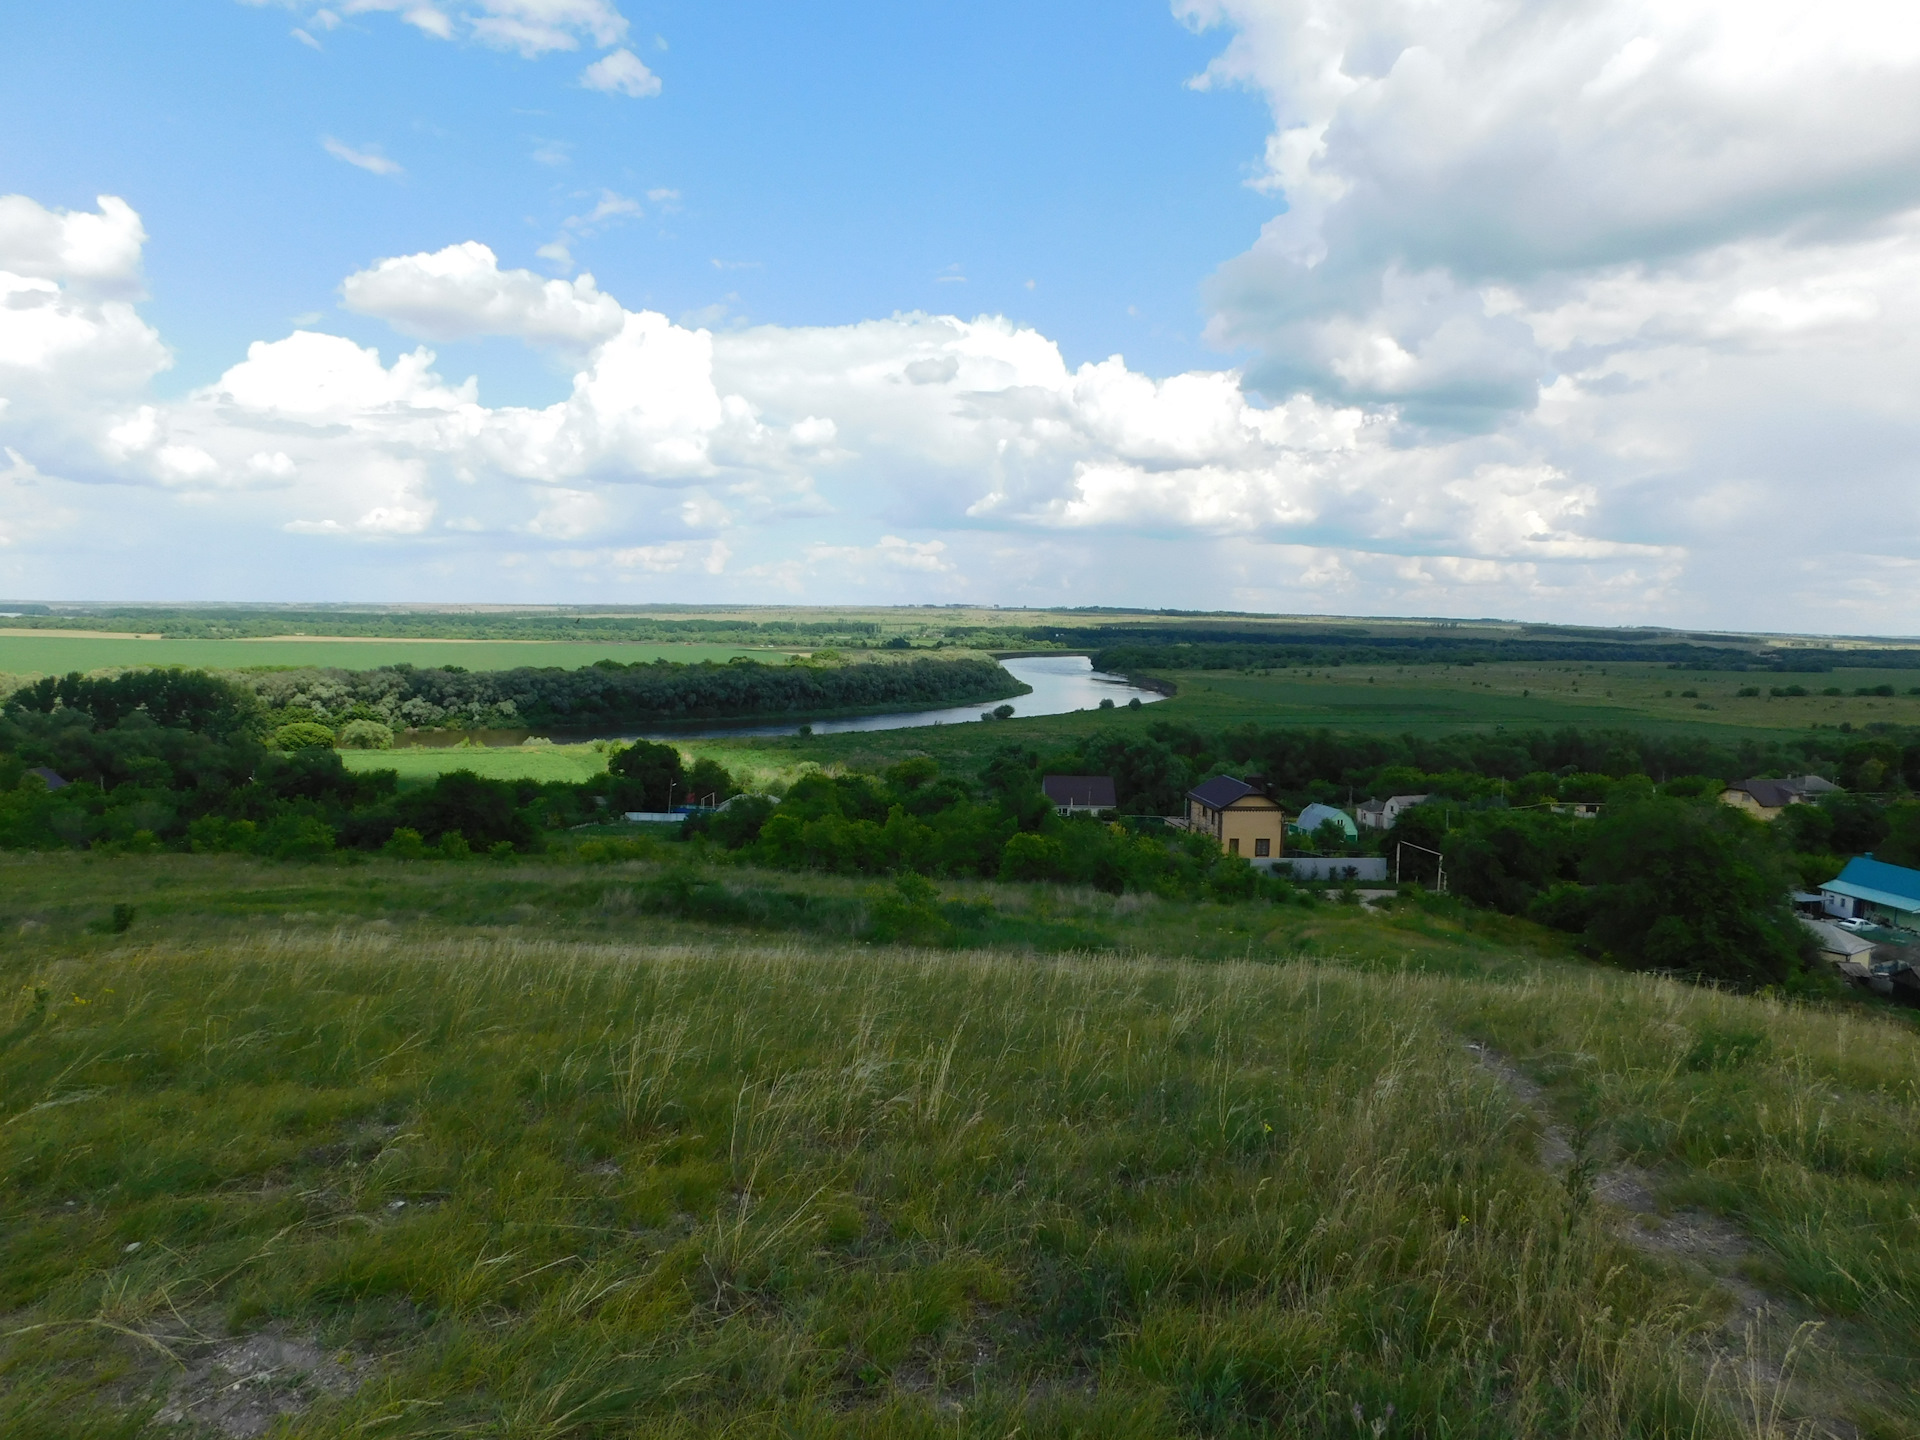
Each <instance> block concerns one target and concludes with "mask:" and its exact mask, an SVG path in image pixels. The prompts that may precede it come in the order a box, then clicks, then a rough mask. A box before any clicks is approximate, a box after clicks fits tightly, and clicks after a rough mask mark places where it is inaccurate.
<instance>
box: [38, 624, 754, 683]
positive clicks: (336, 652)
mask: <svg viewBox="0 0 1920 1440" xmlns="http://www.w3.org/2000/svg"><path fill="white" fill-rule="evenodd" d="M781 654H782V652H778V651H769V650H755V649H747V648H743V647H741V646H736V645H660V644H626V643H623V642H619V641H606V642H599V643H583V644H569V643H567V642H565V641H538V640H534V641H513V640H360V639H345V640H294V639H270V640H143V639H97V640H96V639H93V638H91V637H86V636H73V635H53V636H40V635H18V634H15V635H0V675H64V674H67V673H68V672H70V671H74V670H80V671H88V670H107V669H123V668H129V669H130V668H134V667H138V666H159V665H185V666H191V667H196V668H202V669H208V670H244V669H248V668H250V667H253V666H292V667H299V666H307V665H313V666H321V667H330V668H333V669H338V670H375V669H378V668H379V667H381V666H383V665H402V664H404V665H414V666H419V667H421V668H426V667H429V666H436V665H459V666H462V667H464V668H465V669H468V670H512V669H516V668H518V667H519V666H523V665H528V666H551V667H556V668H559V669H563V670H573V669H578V668H579V667H580V666H582V665H591V664H593V662H594V661H596V660H618V661H620V662H621V663H622V664H625V665H631V664H633V663H635V662H636V661H652V660H675V661H679V662H681V663H683V664H694V663H698V662H699V661H702V660H729V659H731V658H733V657H734V656H735V655H757V656H762V657H781Z"/></svg>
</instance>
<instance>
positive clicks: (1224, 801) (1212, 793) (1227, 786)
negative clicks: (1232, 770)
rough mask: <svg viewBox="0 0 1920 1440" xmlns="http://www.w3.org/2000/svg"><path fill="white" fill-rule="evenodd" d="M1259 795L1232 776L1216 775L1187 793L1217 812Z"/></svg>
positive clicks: (1249, 786) (1245, 783) (1242, 781)
mask: <svg viewBox="0 0 1920 1440" xmlns="http://www.w3.org/2000/svg"><path fill="white" fill-rule="evenodd" d="M1258 793H1259V792H1258V791H1256V790H1255V789H1254V788H1253V786H1251V785H1249V784H1247V782H1246V781H1244V780H1236V779H1234V778H1233V776H1231V775H1216V776H1214V777H1213V778H1212V779H1211V780H1207V781H1203V782H1202V783H1200V784H1198V785H1196V786H1194V787H1193V789H1191V790H1189V791H1188V792H1187V794H1189V795H1191V796H1192V797H1193V798H1194V799H1195V800H1198V801H1199V802H1200V803H1201V804H1202V805H1206V806H1209V807H1210V808H1212V809H1215V810H1224V809H1226V808H1227V807H1228V806H1229V805H1231V804H1233V802H1234V801H1236V800H1244V799H1246V798H1247V796H1249V795H1255V794H1258Z"/></svg>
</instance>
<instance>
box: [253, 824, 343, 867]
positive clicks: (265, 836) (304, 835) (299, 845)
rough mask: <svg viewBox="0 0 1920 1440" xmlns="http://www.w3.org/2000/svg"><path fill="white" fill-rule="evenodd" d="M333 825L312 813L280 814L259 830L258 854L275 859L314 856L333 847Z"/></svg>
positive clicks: (310, 857) (318, 856) (313, 858)
mask: <svg viewBox="0 0 1920 1440" xmlns="http://www.w3.org/2000/svg"><path fill="white" fill-rule="evenodd" d="M333 839H334V835H333V827H332V826H330V825H328V824H327V823H326V822H325V821H324V820H320V819H317V818H316V817H314V816H312V815H282V816H281V817H280V818H279V819H277V820H275V821H274V822H273V823H272V824H270V825H268V826H267V827H266V829H264V830H262V831H261V832H260V839H259V844H258V848H259V851H260V853H261V854H263V855H268V856H271V857H272V858H273V859H275V860H318V859H319V858H321V857H322V856H323V855H326V854H328V853H330V852H331V851H332V849H333Z"/></svg>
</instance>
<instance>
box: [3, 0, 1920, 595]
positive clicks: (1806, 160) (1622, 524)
mask: <svg viewBox="0 0 1920 1440" xmlns="http://www.w3.org/2000/svg"><path fill="white" fill-rule="evenodd" d="M0 42H4V43H3V44H0V75H4V83H0V595H8V594H10V595H12V596H15V597H19V598H62V599H87V598H91V599H113V598H128V599H191V598H200V599H221V598H226V599H288V600H291V599H314V600H347V599H366V600H482V601H502V602H510V601H539V600H578V601H604V602H619V601H646V600H679V601H691V602H703V601H754V600H764V601H778V602H790V601H794V600H806V601H813V602H818V603H838V602H875V601H888V602H914V601H945V600H971V601H976V602H995V603H1005V604H1014V603H1034V604H1139V605H1152V606H1182V607H1191V608H1202V607H1231V608H1240V609H1267V610H1281V611H1292V612H1306V613H1329V612H1330V613H1402V614H1405V613H1414V614H1455V615H1475V616H1477V615H1509V616H1519V617H1524V618H1538V619H1555V620H1595V621H1604V622H1606V623H1646V624H1673V625H1683V626H1685V625H1722V626H1731V627H1738V628H1764V629H1778V630H1823V631H1853V632H1883V633H1884V632H1890V631H1891V632H1902V633H1906V632H1914V631H1920V598H1916V597H1917V596H1920V591H1917V590H1916V587H1915V586H1914V584H1913V580H1914V577H1915V574H1916V567H1920V484H1916V481H1920V461H1917V460H1916V457H1920V443H1917V442H1920V417H1917V416H1916V413H1915V399H1914V397H1915V396H1916V395H1920V12H1915V11H1913V10H1912V9H1911V7H1898V6H1892V5H1888V4H1885V3H1879V0H1833V3H1831V4H1829V5H1826V6H1823V7H1820V8H1819V9H1817V10H1816V9H1813V8H1811V7H1808V6H1805V5H1804V4H1799V3H1789V0H1743V3H1732V0H1661V3H1652V0H1594V3H1592V4H1587V5H1582V6H1578V7H1573V6H1565V5H1550V4H1524V3H1522V4H1515V3H1513V0H1458V3H1454V4H1449V5H1447V6H1434V5H1431V4H1430V3H1425V0H1170V3H1169V0H1161V3H1144V0H1143V3H1124V4H1101V5H1096V4H1090V3H1057V4H1045V3H1029V4H1025V5H1020V6H1015V5H1011V4H999V3H991V4H973V5H968V6H960V5H937V4H923V5H915V4H905V5H903V4H892V5H875V4H844V5H838V6H832V7H795V6H771V5H760V4H744V3H742V4H728V5H706V6H684V7H683V6H678V5H671V4H662V5H653V6H644V7H643V6H641V5H639V4H635V3H630V0H334V3H332V4H319V3H315V0H183V3H179V4H174V5H167V6H156V5H151V4H145V5H136V4H132V3H118V4H115V3H96V0H79V3H73V4H68V5H63V6H58V7H53V6H41V7H23V6H16V7H14V8H13V10H12V11H10V12H9V13H8V14H7V15H6V16H5V17H4V18H0ZM1756 557H1764V560H1759V559H1757V558H1756Z"/></svg>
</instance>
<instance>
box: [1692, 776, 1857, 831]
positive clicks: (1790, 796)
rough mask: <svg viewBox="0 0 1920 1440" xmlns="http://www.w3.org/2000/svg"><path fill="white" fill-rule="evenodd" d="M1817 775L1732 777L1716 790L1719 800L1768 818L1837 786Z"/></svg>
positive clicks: (1761, 817) (1758, 817)
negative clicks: (1730, 781) (1729, 783)
mask: <svg viewBox="0 0 1920 1440" xmlns="http://www.w3.org/2000/svg"><path fill="white" fill-rule="evenodd" d="M1839 788H1840V787H1839V786H1838V785H1836V784H1834V783H1833V782H1832V781H1831V780H1823V779H1821V778H1820V777H1819V776H1818V775H1788V776H1787V777H1785V778H1784V779H1780V780H1772V779H1761V778H1755V779H1752V780H1736V781H1734V782H1733V783H1732V784H1731V785H1729V786H1727V788H1726V789H1724V790H1722V791H1721V792H1720V803H1721V804H1722V805H1731V806H1733V808H1734V809H1736V810H1744V811H1746V813H1747V814H1749V815H1751V816H1753V817H1754V818H1755V819H1758V820H1771V819H1773V818H1774V817H1775V816H1776V815H1778V814H1779V813H1780V812H1781V811H1782V810H1784V809H1786V808H1787V806H1789V805H1805V804H1808V803H1810V802H1811V801H1814V800H1817V799H1819V798H1820V797H1821V796H1822V795H1831V794H1833V793H1835V792H1836V791H1837V790H1839Z"/></svg>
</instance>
